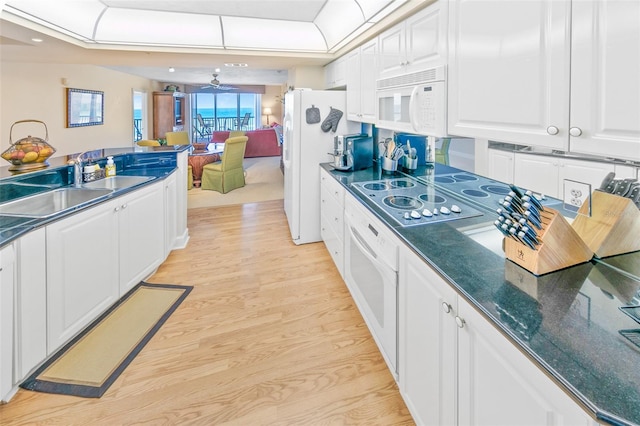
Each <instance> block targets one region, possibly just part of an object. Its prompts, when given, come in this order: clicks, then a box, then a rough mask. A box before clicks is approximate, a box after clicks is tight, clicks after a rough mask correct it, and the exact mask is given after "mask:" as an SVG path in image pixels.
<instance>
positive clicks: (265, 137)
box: [211, 128, 282, 158]
mask: <svg viewBox="0 0 640 426" xmlns="http://www.w3.org/2000/svg"><path fill="white" fill-rule="evenodd" d="M245 136H247V137H248V138H249V140H248V141H247V147H246V149H245V151H244V158H250V157H274V156H279V155H280V154H281V153H282V151H281V146H280V142H279V140H278V134H277V133H276V131H275V130H274V129H273V128H270V129H259V130H249V131H246V132H245ZM228 137H229V132H228V131H216V132H213V134H212V135H211V142H224V141H225V140H227V138H228Z"/></svg>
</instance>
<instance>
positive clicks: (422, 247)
mask: <svg viewBox="0 0 640 426" xmlns="http://www.w3.org/2000/svg"><path fill="white" fill-rule="evenodd" d="M322 167H323V168H325V169H326V170H327V171H329V172H330V173H331V174H332V175H333V176H334V177H335V178H336V180H338V181H339V182H340V183H342V185H343V186H344V187H345V188H346V189H347V191H349V192H350V193H351V194H352V195H354V196H355V197H356V198H358V199H360V200H361V201H363V204H364V205H366V206H367V207H368V208H369V209H370V210H371V211H372V212H373V213H374V214H376V216H378V217H379V218H380V219H381V220H382V221H383V222H384V223H387V225H388V226H389V228H390V229H391V230H392V231H393V232H394V233H395V234H396V235H397V236H398V237H399V238H400V239H401V240H402V241H403V242H404V243H405V244H406V245H407V246H409V247H410V248H411V249H412V250H413V251H414V252H415V253H417V254H418V255H419V256H421V257H422V258H423V259H424V261H425V262H426V263H428V264H429V265H430V266H431V267H432V268H433V269H434V270H435V271H436V272H438V273H439V274H440V276H442V278H443V279H445V280H446V281H447V282H448V283H449V284H450V285H451V286H452V287H454V288H455V289H456V290H457V291H458V293H459V294H460V295H461V296H462V297H464V298H465V299H466V300H467V301H469V302H470V303H471V304H472V305H473V306H475V307H476V308H477V309H478V310H479V311H480V312H481V313H482V314H483V315H484V316H485V317H486V318H487V319H488V320H489V321H491V322H492V323H493V324H495V326H496V327H497V328H498V329H499V330H501V331H502V332H503V334H505V335H506V336H507V337H508V338H509V339H510V340H511V341H512V342H513V343H514V344H515V345H516V346H517V347H518V348H519V349H520V350H522V351H523V352H525V353H527V354H529V355H530V357H531V358H533V359H534V360H535V362H536V363H537V364H538V365H539V367H540V368H542V369H543V370H544V371H547V372H548V373H549V374H550V375H551V376H552V377H554V378H555V379H556V381H557V382H558V383H560V385H561V386H562V387H563V388H564V389H565V391H567V392H568V393H570V394H572V395H573V396H574V397H575V398H577V399H578V400H580V401H581V402H582V403H583V404H584V406H585V407H586V408H587V409H588V410H590V411H591V412H592V414H593V415H594V417H596V418H597V419H598V420H599V421H601V422H606V423H611V424H622V425H633V424H640V347H639V346H638V341H639V340H640V324H639V323H638V322H636V321H635V320H634V319H632V318H631V317H630V316H628V315H626V314H625V313H623V312H622V311H621V310H620V309H619V308H620V307H623V306H629V305H640V280H638V279H636V278H635V277H634V276H633V275H630V274H622V273H619V272H618V271H617V270H616V269H614V268H612V267H610V266H609V265H607V264H606V263H603V262H601V261H591V262H587V263H583V264H580V265H577V266H574V267H570V268H567V269H564V270H560V271H557V272H552V273H549V274H545V275H542V276H535V275H533V274H531V273H530V272H528V271H527V270H525V269H522V268H521V267H520V266H518V265H516V264H515V263H513V262H511V261H509V260H507V259H505V257H504V255H503V254H502V253H496V251H495V250H494V251H492V250H489V249H488V248H487V247H485V245H483V244H480V243H478V242H476V241H475V240H474V239H472V238H471V237H469V236H468V235H467V234H466V231H467V230H469V229H474V228H478V227H483V226H489V225H490V224H491V223H492V222H493V220H495V212H494V210H495V209H493V208H491V209H489V208H487V210H486V211H487V213H486V214H485V215H484V216H481V217H474V218H470V219H459V220H455V221H448V222H439V223H434V224H426V225H417V226H410V227H401V226H399V225H394V224H392V223H390V222H389V221H388V220H387V219H385V215H384V214H381V212H380V211H379V210H378V208H377V207H376V206H375V205H373V204H372V203H370V202H367V201H364V200H363V199H362V198H361V197H360V196H359V195H358V193H357V192H354V191H353V190H352V189H351V188H350V184H351V183H354V182H362V181H367V180H376V179H380V178H381V176H382V173H381V170H380V169H379V168H378V167H377V165H375V164H374V167H373V168H369V169H366V170H362V171H357V172H341V171H336V170H333V168H332V167H331V166H330V165H329V164H323V165H322ZM451 170H457V169H452V168H450V167H448V166H442V165H439V164H437V165H436V168H435V171H434V170H433V169H431V171H429V170H428V169H421V168H419V169H418V170H417V174H418V175H421V174H429V173H435V175H438V174H447V173H450V172H451ZM554 208H555V206H554ZM560 210H561V209H560ZM561 212H563V214H564V211H562V210H561ZM495 235H496V238H497V240H498V241H501V239H502V237H501V235H500V233H499V232H498V231H497V230H495ZM624 256H625V259H624V260H625V262H632V263H633V262H635V263H636V264H637V263H638V262H640V252H635V253H631V254H628V255H624ZM613 259H614V258H610V259H609V262H610V263H612V264H616V265H618V266H619V262H618V263H616V262H615V261H614V260H613ZM623 264H624V263H623ZM625 335H630V338H631V339H635V342H636V343H635V344H634V343H632V341H631V340H628V338H626V337H625ZM634 336H635V338H634Z"/></svg>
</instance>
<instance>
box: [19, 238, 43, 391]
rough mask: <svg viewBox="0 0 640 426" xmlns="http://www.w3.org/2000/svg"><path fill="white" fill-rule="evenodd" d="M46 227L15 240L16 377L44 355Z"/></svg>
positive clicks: (36, 363) (24, 372) (25, 373)
mask: <svg viewBox="0 0 640 426" xmlns="http://www.w3.org/2000/svg"><path fill="white" fill-rule="evenodd" d="M46 244H47V243H46V231H45V228H40V229H36V230H34V231H31V232H30V233H28V234H27V235H25V236H23V237H21V238H20V239H19V240H17V241H16V242H15V243H14V245H15V248H16V278H17V284H18V285H17V286H16V309H17V312H16V316H15V318H16V327H15V330H16V338H15V344H16V351H15V353H16V362H15V366H14V367H15V375H16V381H22V380H23V379H24V378H25V377H26V376H27V375H28V374H29V373H30V372H31V370H32V369H33V368H34V367H35V366H36V365H38V364H40V362H42V361H44V359H45V358H46V357H47V269H46V266H47V265H46V260H45V259H46V258H47V245H46Z"/></svg>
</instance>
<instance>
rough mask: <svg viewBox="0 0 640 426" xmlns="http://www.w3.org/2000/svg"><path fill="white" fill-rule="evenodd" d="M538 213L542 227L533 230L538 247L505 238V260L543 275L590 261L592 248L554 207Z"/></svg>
mask: <svg viewBox="0 0 640 426" xmlns="http://www.w3.org/2000/svg"><path fill="white" fill-rule="evenodd" d="M540 216H541V220H542V230H538V229H536V231H537V232H538V240H539V241H540V245H538V246H537V250H532V249H530V248H529V247H527V246H526V245H524V244H522V243H520V242H519V241H516V240H514V239H513V238H505V240H504V252H505V255H506V257H507V259H509V260H510V261H512V262H514V263H516V264H518V265H520V266H522V267H523V268H524V269H526V270H527V271H529V272H531V273H533V274H534V275H543V274H546V273H548V272H553V271H558V270H560V269H564V268H568V267H569V266H573V265H577V264H579V263H584V262H587V261H589V260H591V258H592V257H593V251H591V249H590V248H589V247H588V246H587V245H586V244H585V242H584V241H582V238H580V236H579V235H578V234H577V233H576V231H575V230H574V229H573V228H572V227H571V225H570V224H569V222H567V221H566V219H565V218H564V217H563V216H562V215H561V214H560V213H559V212H558V211H557V210H554V209H551V208H549V207H545V209H544V210H543V211H541V212H540Z"/></svg>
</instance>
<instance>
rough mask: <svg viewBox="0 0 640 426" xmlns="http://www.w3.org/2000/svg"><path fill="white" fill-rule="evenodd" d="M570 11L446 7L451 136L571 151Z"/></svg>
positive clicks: (555, 5) (538, 5) (560, 6)
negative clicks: (447, 15) (569, 135)
mask: <svg viewBox="0 0 640 426" xmlns="http://www.w3.org/2000/svg"><path fill="white" fill-rule="evenodd" d="M570 10H571V2H569V1H557V2H556V1H527V2H505V1H501V0H493V1H477V0H452V1H450V2H449V70H448V79H449V84H448V87H449V96H448V100H449V104H448V130H449V133H450V134H452V135H459V136H468V137H475V138H484V139H491V140H497V141H505V142H512V143H520V144H523V145H536V146H544V147H550V148H557V149H563V150H566V149H567V147H568V135H567V124H568V123H569V110H568V104H567V100H568V99H569V48H570V38H569V37H570V34H571V32H570V30H571V26H570V22H569V19H570ZM553 127H555V128H557V129H558V132H557V133H556V132H555V131H554V129H553ZM550 133H556V134H555V135H553V134H550Z"/></svg>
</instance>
